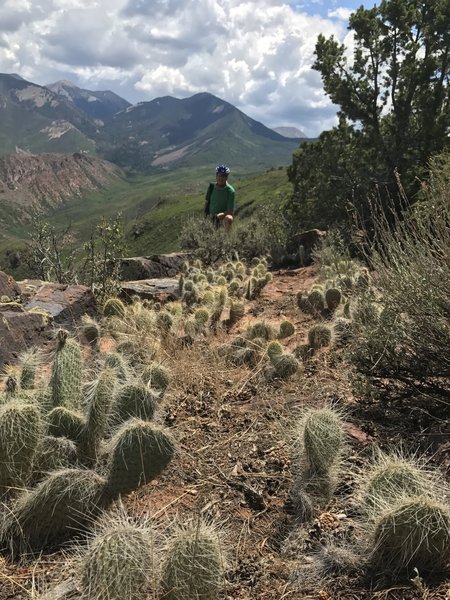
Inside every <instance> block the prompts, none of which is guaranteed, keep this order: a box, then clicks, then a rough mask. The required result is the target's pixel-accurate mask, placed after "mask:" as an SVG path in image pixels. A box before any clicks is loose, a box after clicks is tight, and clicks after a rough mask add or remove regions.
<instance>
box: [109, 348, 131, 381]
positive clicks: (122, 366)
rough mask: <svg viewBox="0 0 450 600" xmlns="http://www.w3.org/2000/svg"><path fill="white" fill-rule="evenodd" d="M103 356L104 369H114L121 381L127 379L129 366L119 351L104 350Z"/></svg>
mask: <svg viewBox="0 0 450 600" xmlns="http://www.w3.org/2000/svg"><path fill="white" fill-rule="evenodd" d="M103 357H104V363H103V366H104V368H105V369H114V371H115V375H116V377H117V379H118V380H119V381H121V382H124V381H126V380H127V379H128V372H129V366H128V364H127V361H126V360H125V359H124V357H123V355H122V354H120V353H119V352H106V353H105V354H104V355H103Z"/></svg>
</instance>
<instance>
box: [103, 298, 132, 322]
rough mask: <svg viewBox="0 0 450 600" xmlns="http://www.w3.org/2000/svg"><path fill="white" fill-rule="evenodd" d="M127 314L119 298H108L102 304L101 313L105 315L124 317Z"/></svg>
mask: <svg viewBox="0 0 450 600" xmlns="http://www.w3.org/2000/svg"><path fill="white" fill-rule="evenodd" d="M126 314H127V309H126V307H125V304H124V303H123V302H122V300H120V299H119V298H108V300H106V302H105V303H104V305H103V315H104V316H105V317H119V318H120V319H124V318H125V316H126Z"/></svg>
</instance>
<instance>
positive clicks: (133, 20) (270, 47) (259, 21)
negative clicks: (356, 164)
mask: <svg viewBox="0 0 450 600" xmlns="http://www.w3.org/2000/svg"><path fill="white" fill-rule="evenodd" d="M360 4H361V3H360V2H352V1H350V0H329V1H328V2H325V1H322V0H298V2H286V1H280V0H251V1H250V0H247V1H245V0H1V3H0V72H3V73H17V74H19V75H21V76H22V77H24V78H25V79H27V80H29V81H32V82H34V83H38V84H41V85H45V84H50V83H54V82H56V81H59V80H62V79H64V80H69V81H72V82H73V83H74V84H75V85H78V86H79V87H82V88H85V89H90V90H112V91H114V92H115V93H117V94H119V95H120V96H122V97H123V98H126V99H127V100H128V101H130V102H132V103H136V102H140V101H146V100H152V99H154V98H157V97H160V96H166V95H169V96H175V97H177V98H185V97H188V96H192V95H193V94H195V93H199V92H209V93H212V94H214V95H216V96H218V97H219V98H222V99H223V100H226V101H228V102H231V103H232V104H234V106H236V107H237V108H239V109H240V110H242V111H243V112H245V113H246V114H247V115H248V116H250V117H252V118H253V119H256V120H258V121H261V122H262V123H264V124H265V125H267V126H268V127H276V126H295V127H298V128H300V129H302V130H303V131H304V132H305V133H306V135H309V136H316V135H318V134H319V133H320V132H321V131H323V130H325V129H329V128H330V127H332V126H333V125H334V124H335V122H336V107H335V106H333V105H332V104H331V103H330V101H329V99H328V98H327V97H326V96H325V94H324V92H323V88H322V82H321V78H320V74H319V73H317V72H316V71H313V70H312V69H311V65H312V63H313V61H314V46H315V43H316V40H317V36H318V35H319V34H320V33H322V34H324V35H326V36H330V35H334V36H335V37H336V38H337V39H339V40H340V41H342V42H344V43H347V42H349V43H351V35H350V34H349V31H348V28H347V26H348V17H349V15H350V12H351V11H353V10H355V9H356V8H357V7H358V6H359V5H360ZM371 6H373V2H372V3H371Z"/></svg>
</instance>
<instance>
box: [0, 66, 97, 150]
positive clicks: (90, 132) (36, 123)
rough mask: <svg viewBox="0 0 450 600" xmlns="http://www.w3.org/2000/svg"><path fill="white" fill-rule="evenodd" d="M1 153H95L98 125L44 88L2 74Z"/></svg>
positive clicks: (0, 95)
mask: <svg viewBox="0 0 450 600" xmlns="http://www.w3.org/2000/svg"><path fill="white" fill-rule="evenodd" d="M0 123H1V127H0V154H9V153H11V152H15V151H16V150H17V149H20V150H23V151H28V152H74V151H79V150H85V151H89V152H92V153H95V151H96V149H95V143H94V141H93V140H92V137H94V136H95V135H96V126H95V124H94V123H93V122H92V121H91V119H90V118H89V117H87V116H86V115H85V113H83V112H82V111H80V110H79V109H78V108H77V107H75V106H73V105H71V104H70V103H68V102H67V101H66V100H65V99H64V98H62V97H61V96H58V95H57V94H54V93H53V92H52V91H50V90H48V89H47V88H45V87H42V86H39V85H36V84H34V83H30V82H28V81H25V80H24V79H18V78H17V77H14V76H12V75H5V74H0Z"/></svg>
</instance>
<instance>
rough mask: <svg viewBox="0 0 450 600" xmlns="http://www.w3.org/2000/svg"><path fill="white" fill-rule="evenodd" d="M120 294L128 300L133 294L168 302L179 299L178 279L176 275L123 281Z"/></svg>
mask: <svg viewBox="0 0 450 600" xmlns="http://www.w3.org/2000/svg"><path fill="white" fill-rule="evenodd" d="M120 295H121V296H122V297H123V298H125V299H126V300H130V299H131V298H132V296H135V295H137V296H139V297H140V298H145V299H148V300H157V301H159V302H166V301H168V300H177V299H178V298H179V295H178V279H177V278H175V277H171V278H165V279H139V280H137V281H123V282H122V283H121V293H120Z"/></svg>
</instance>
